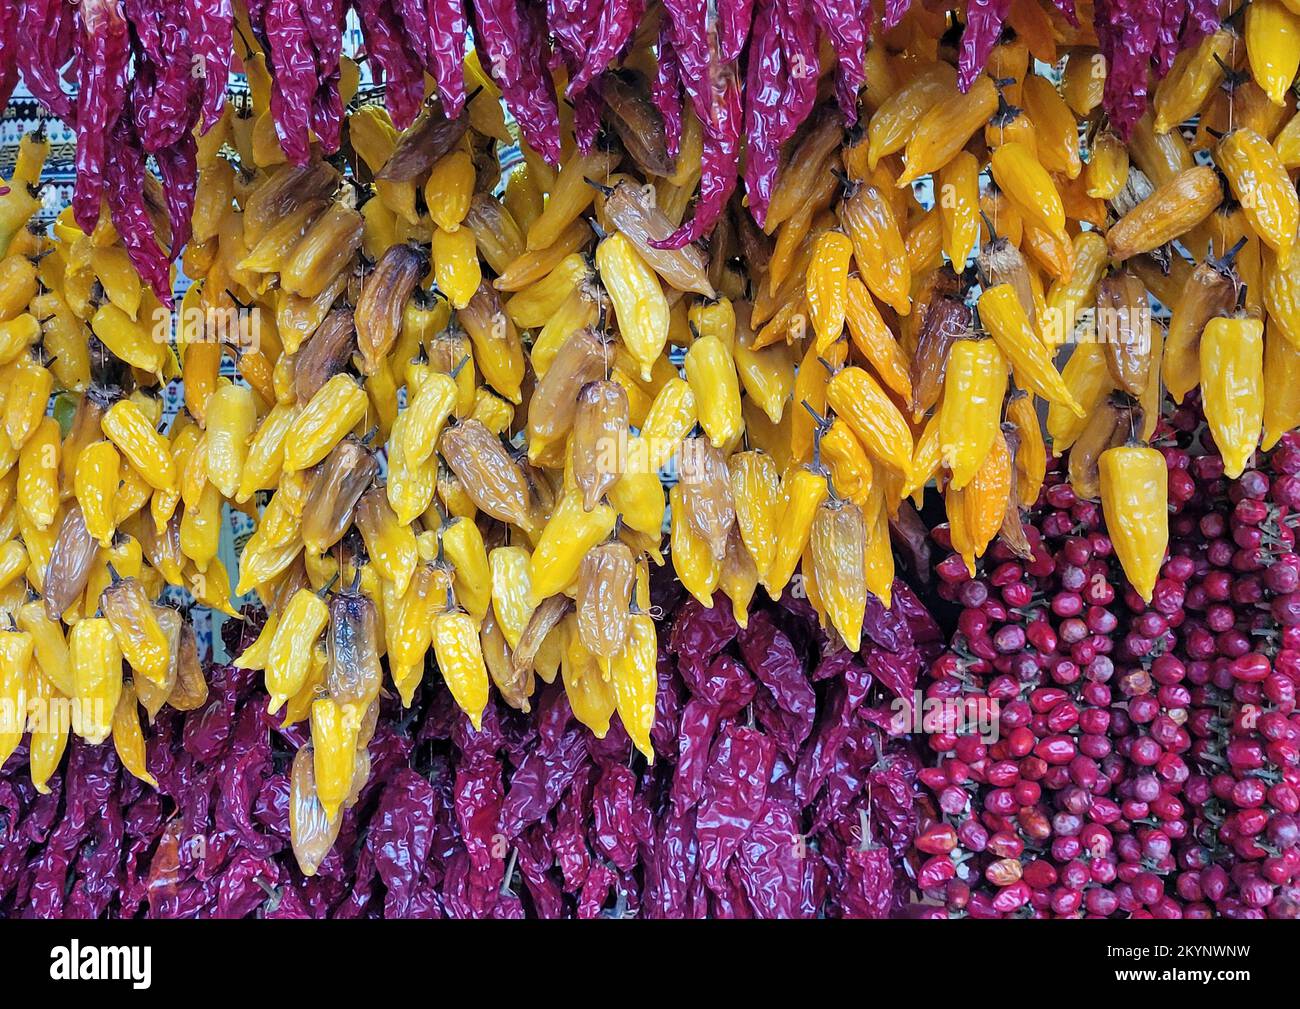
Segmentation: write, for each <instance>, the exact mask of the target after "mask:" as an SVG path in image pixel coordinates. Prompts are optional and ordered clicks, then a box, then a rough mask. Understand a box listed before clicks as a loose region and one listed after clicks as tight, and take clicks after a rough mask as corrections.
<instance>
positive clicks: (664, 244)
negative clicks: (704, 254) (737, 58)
mask: <svg viewBox="0 0 1300 1009" xmlns="http://www.w3.org/2000/svg"><path fill="white" fill-rule="evenodd" d="M740 121H741V109H740V84H739V83H738V82H737V81H736V79H735V77H734V76H732V75H728V76H727V79H726V83H725V84H724V85H723V87H722V94H721V97H720V98H719V101H718V103H717V106H716V107H715V109H714V117H713V121H712V122H710V123H706V124H705V126H704V144H703V149H702V151H701V154H700V163H701V167H700V191H699V195H698V196H697V198H696V201H695V210H694V214H693V216H692V217H691V220H690V221H689V222H687V223H686V224H683V225H682V226H681V227H680V228H678V229H677V230H676V231H674V232H673V233H672V234H671V235H669V236H668V237H667V238H665V239H664V240H663V241H654V242H651V243H650V244H651V245H653V246H654V247H655V248H657V249H680V248H683V247H684V246H687V245H690V243H691V242H694V241H696V240H697V239H699V238H701V237H703V236H704V235H706V234H708V233H709V232H710V231H711V230H712V229H713V226H714V225H715V224H716V223H717V221H718V218H719V217H721V216H722V211H723V210H724V209H725V207H726V205H727V201H728V200H729V199H731V194H732V193H733V192H735V190H736V181H737V178H738V174H739V171H740V126H741V122H740Z"/></svg>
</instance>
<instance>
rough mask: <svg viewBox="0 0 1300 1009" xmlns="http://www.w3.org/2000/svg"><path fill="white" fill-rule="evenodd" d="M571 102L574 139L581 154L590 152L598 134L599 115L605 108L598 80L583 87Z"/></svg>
mask: <svg viewBox="0 0 1300 1009" xmlns="http://www.w3.org/2000/svg"><path fill="white" fill-rule="evenodd" d="M572 102H573V137H574V140H575V141H576V142H577V145H578V150H579V151H580V152H581V153H582V154H584V155H586V154H590V153H591V151H592V148H593V147H595V145H596V138H597V137H599V136H600V115H601V112H603V111H604V108H605V103H604V102H603V101H602V100H601V96H600V82H599V81H596V82H595V83H593V84H591V85H590V86H588V87H586V88H584V89H583V90H582V92H581V93H580V94H578V95H577V96H575V97H574V98H573V99H572Z"/></svg>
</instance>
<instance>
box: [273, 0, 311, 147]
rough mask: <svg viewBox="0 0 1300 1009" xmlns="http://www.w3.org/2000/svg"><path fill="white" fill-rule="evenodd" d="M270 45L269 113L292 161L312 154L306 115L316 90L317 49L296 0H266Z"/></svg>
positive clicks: (281, 142)
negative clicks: (270, 86)
mask: <svg viewBox="0 0 1300 1009" xmlns="http://www.w3.org/2000/svg"><path fill="white" fill-rule="evenodd" d="M262 24H263V28H264V30H265V33H266V38H267V41H268V42H269V44H270V49H269V50H268V52H267V57H268V63H269V67H268V69H269V70H270V72H271V77H272V80H273V86H272V88H271V116H272V118H273V119H274V121H275V133H276V136H277V137H279V138H280V146H281V148H283V149H284V154H285V157H287V158H288V159H289V161H290V162H292V163H293V164H295V165H305V164H306V163H307V161H308V160H309V159H310V158H311V137H310V133H311V126H310V122H309V118H308V117H309V115H310V112H311V106H312V98H313V96H314V95H315V94H316V87H317V74H316V52H315V49H314V47H313V46H312V42H311V36H310V35H309V33H308V31H307V22H306V20H305V19H304V18H303V14H302V9H301V8H300V6H299V3H298V0H267V4H266V10H265V11H264V20H263V22H262Z"/></svg>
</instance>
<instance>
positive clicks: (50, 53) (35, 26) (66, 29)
mask: <svg viewBox="0 0 1300 1009" xmlns="http://www.w3.org/2000/svg"><path fill="white" fill-rule="evenodd" d="M78 23H79V22H78V18H77V16H76V9H75V8H73V7H72V6H71V5H69V4H67V3H65V2H64V0H25V2H24V3H23V8H22V17H20V18H19V19H18V28H17V33H18V41H17V43H16V45H15V47H14V54H15V56H16V57H17V59H18V61H19V69H20V70H21V71H22V77H23V83H24V84H25V85H26V86H27V90H28V91H30V92H31V93H32V94H33V95H35V96H36V98H37V99H38V100H39V101H40V103H41V104H42V105H44V106H45V108H46V109H48V110H49V112H50V114H51V115H53V116H57V117H59V118H60V119H63V120H64V121H66V122H67V123H68V124H69V125H75V123H76V117H77V107H76V105H75V104H74V103H73V101H72V96H71V95H69V94H68V93H67V92H66V91H64V90H63V69H64V67H65V66H66V65H67V63H68V61H69V60H70V59H72V50H73V46H74V45H75V43H76V35H77V31H78Z"/></svg>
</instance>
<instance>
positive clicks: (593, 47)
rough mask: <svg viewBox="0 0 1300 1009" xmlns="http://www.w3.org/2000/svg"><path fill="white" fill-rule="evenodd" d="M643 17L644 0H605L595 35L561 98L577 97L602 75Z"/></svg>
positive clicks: (629, 40)
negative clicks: (564, 96) (565, 96)
mask: <svg viewBox="0 0 1300 1009" xmlns="http://www.w3.org/2000/svg"><path fill="white" fill-rule="evenodd" d="M643 13H645V2H644V0H605V3H604V4H602V5H601V8H600V17H599V19H598V20H597V22H596V31H595V34H594V35H593V36H592V38H591V40H590V42H589V44H588V46H587V50H586V52H585V53H583V55H582V63H581V65H580V66H579V67H578V71H577V73H576V74H574V75H573V76H572V77H570V78H569V86H568V88H567V89H566V90H565V94H566V95H567V96H568V97H569V98H573V97H574V96H575V95H579V94H581V93H582V92H583V91H584V90H586V89H587V87H589V86H590V84H591V82H592V81H594V80H595V79H596V78H597V77H598V76H599V75H600V74H602V73H603V72H604V71H605V68H606V67H608V66H609V65H610V64H611V63H613V62H614V60H616V59H618V57H619V55H620V54H621V53H622V52H623V50H624V49H625V48H627V44H628V43H629V42H631V41H632V33H633V32H635V31H636V26H637V25H638V24H639V23H640V22H641V15H642V14H643Z"/></svg>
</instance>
